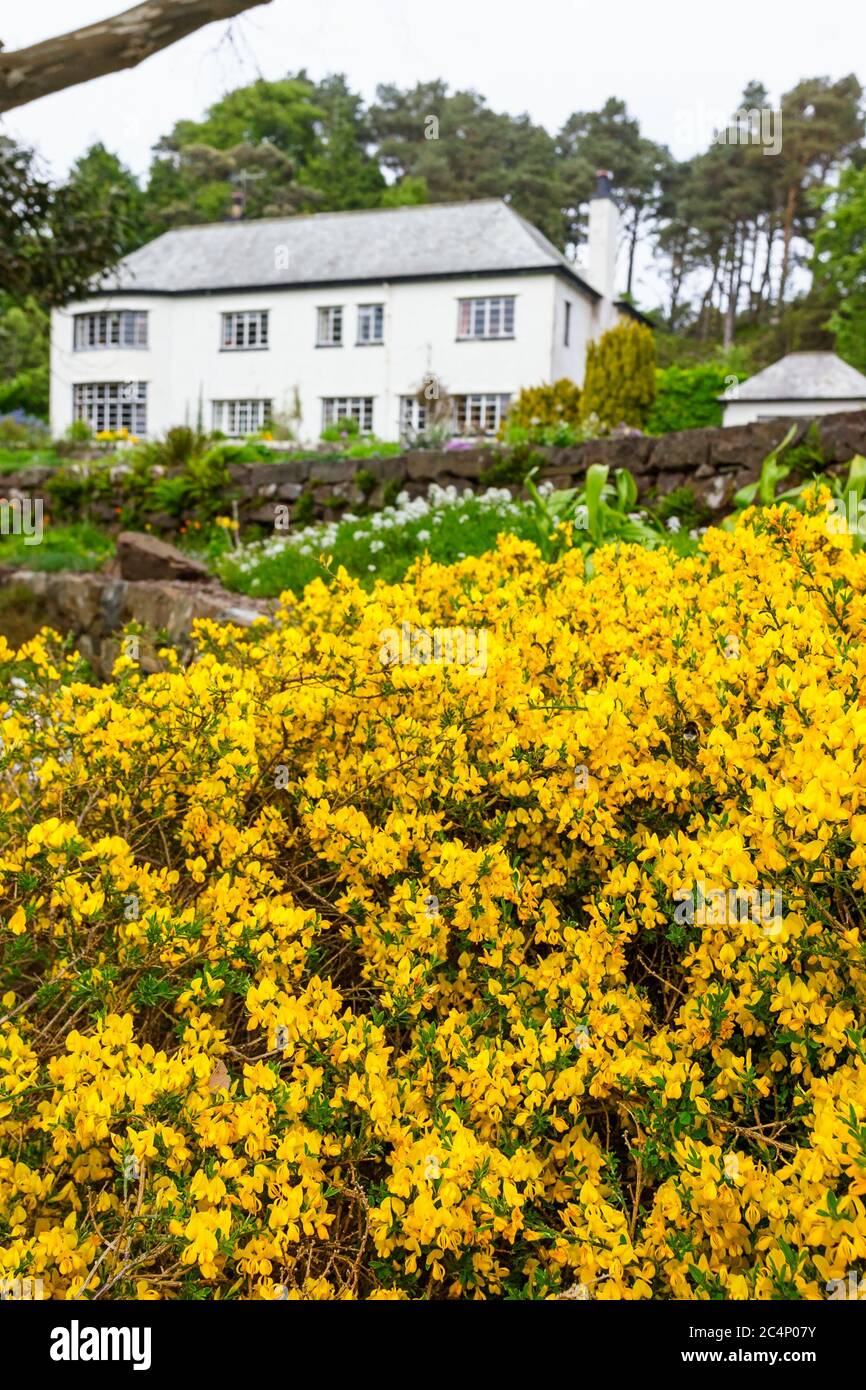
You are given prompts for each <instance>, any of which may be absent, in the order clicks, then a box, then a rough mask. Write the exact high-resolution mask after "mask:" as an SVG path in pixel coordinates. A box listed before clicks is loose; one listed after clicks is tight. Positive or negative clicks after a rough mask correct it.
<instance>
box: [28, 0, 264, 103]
mask: <svg viewBox="0 0 866 1390" xmlns="http://www.w3.org/2000/svg"><path fill="white" fill-rule="evenodd" d="M268 3H269V0H146V3H145V4H143V5H134V6H133V7H132V9H131V10H124V12H123V14H118V15H115V16H114V18H113V19H104V20H102V21H101V22H100V23H98V24H90V25H88V26H87V28H85V29H74V30H71V31H70V32H69V33H68V34H60V35H59V36H58V37H57V38H54V39H45V40H44V42H43V43H36V44H33V45H32V47H30V48H19V49H17V50H13V52H11V53H2V52H0V111H11V110H12V108H13V107H15V106H24V105H25V103H26V102H28V101H36V99H37V97H44V96H48V95H49V93H51V92H60V91H62V90H63V89H64V88H65V87H74V86H76V85H77V84H78V83H79V82H89V81H90V80H91V79H92V78H94V77H104V76H105V74H106V73H109V72H117V71H119V70H120V69H121V68H134V67H135V66H136V65H137V64H138V63H141V62H142V61H143V60H144V59H145V58H149V57H150V56H151V54H152V53H158V52H159V51H160V49H162V48H167V47H168V46H169V44H173V43H177V41H178V39H183V38H186V36H187V34H192V33H194V32H195V30H196V29H202V28H203V27H204V26H205V25H206V24H211V23H212V22H213V21H214V20H216V19H231V18H233V17H234V15H238V14H241V13H242V12H243V11H244V10H251V9H253V8H254V7H255V6H256V5H260V4H268Z"/></svg>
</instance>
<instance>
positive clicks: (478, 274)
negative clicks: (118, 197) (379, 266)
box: [82, 265, 601, 303]
mask: <svg viewBox="0 0 866 1390" xmlns="http://www.w3.org/2000/svg"><path fill="white" fill-rule="evenodd" d="M504 275H559V276H561V277H562V278H563V279H566V280H568V281H569V282H570V283H571V284H573V285H574V286H575V287H576V288H577V289H578V290H580V292H581V293H582V294H584V295H586V297H587V298H588V299H589V300H591V301H592V302H593V303H596V302H597V301H598V300H599V299H601V295H600V294H599V293H598V291H597V290H594V289H593V288H592V286H591V285H588V284H587V283H586V281H585V280H582V279H581V277H580V276H579V275H578V274H576V272H575V271H573V270H570V269H569V268H568V266H565V265H529V266H508V267H504V268H503V269H498V270H496V269H491V270H434V271H429V272H427V273H420V274H413V275H368V276H347V277H346V278H345V279H338V280H293V281H292V282H291V284H274V283H272V282H271V283H265V284H261V283H250V284H244V285H207V286H202V287H198V288H195V289H182V290H169V289H159V288H157V287H155V286H149V287H145V286H135V287H133V286H132V285H121V286H115V287H111V286H101V287H98V288H96V289H93V290H91V291H90V293H89V294H88V295H86V296H82V298H87V299H105V298H109V297H115V298H116V297H117V296H118V295H147V296H149V297H152V298H161V297H167V298H171V299H182V298H184V296H187V295H209V294H265V293H273V292H274V291H279V292H288V291H291V290H312V289H344V288H346V287H348V286H349V285H400V284H417V283H423V282H425V281H437V280H490V279H495V278H497V277H502V276H504Z"/></svg>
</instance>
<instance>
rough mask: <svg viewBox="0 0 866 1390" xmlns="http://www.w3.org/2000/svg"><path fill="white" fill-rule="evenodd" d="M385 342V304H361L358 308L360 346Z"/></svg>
mask: <svg viewBox="0 0 866 1390" xmlns="http://www.w3.org/2000/svg"><path fill="white" fill-rule="evenodd" d="M384 341H385V306H384V304H359V306H358V346H359V347H366V346H367V344H368V343H382V342H384Z"/></svg>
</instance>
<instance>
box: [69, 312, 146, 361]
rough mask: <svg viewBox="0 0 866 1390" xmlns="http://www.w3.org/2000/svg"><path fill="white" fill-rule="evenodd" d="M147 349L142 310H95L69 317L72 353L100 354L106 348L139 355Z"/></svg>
mask: <svg viewBox="0 0 866 1390" xmlns="http://www.w3.org/2000/svg"><path fill="white" fill-rule="evenodd" d="M147 346H148V313H147V310H146V309H99V310H96V311H95V312H92V313H87V314H75V315H73V336H72V349H73V352H104V351H106V349H109V348H124V349H126V348H128V349H129V350H130V351H132V352H143V351H145V350H146V349H147Z"/></svg>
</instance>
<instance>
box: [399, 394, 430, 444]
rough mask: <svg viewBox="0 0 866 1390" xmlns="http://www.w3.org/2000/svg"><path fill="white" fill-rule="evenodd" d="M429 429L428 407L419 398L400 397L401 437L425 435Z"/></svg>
mask: <svg viewBox="0 0 866 1390" xmlns="http://www.w3.org/2000/svg"><path fill="white" fill-rule="evenodd" d="M426 428H427V407H426V405H425V404H424V402H423V401H419V400H418V397H417V396H401V397H400V436H401V438H407V437H409V436H411V435H413V434H423V433H424V431H425V430H426Z"/></svg>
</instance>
